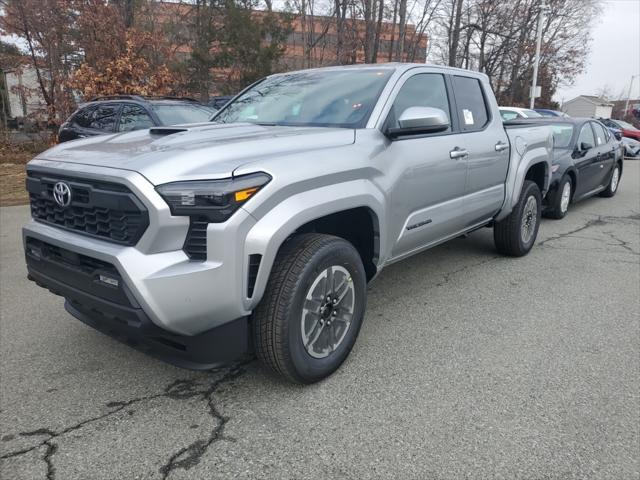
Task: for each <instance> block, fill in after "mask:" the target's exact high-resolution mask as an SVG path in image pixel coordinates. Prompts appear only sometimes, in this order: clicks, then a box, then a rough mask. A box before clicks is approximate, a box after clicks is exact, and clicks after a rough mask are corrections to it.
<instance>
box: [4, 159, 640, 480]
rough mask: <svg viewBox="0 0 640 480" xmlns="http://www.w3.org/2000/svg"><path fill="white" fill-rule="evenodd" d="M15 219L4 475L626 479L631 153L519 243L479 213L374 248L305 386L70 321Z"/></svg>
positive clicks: (631, 353)
mask: <svg viewBox="0 0 640 480" xmlns="http://www.w3.org/2000/svg"><path fill="white" fill-rule="evenodd" d="M27 218H28V209H27V208H26V207H6V208H2V209H1V212H0V228H1V231H0V236H1V252H0V254H1V256H0V275H1V276H0V301H1V323H0V346H1V377H0V382H1V385H0V387H1V390H0V395H1V397H0V400H1V405H0V408H1V412H0V426H1V427H0V430H1V432H2V433H1V434H0V435H1V439H0V448H1V452H0V455H1V458H2V466H1V470H0V477H2V478H4V479H11V480H19V479H29V480H33V479H58V480H61V479H63V480H70V479H110V480H111V479H187V478H189V479H201V478H203V479H204V478H206V479H228V478H243V479H254V478H265V479H318V478H336V479H347V478H353V479H368V478H375V479H378V478H379V479H387V478H388V479H403V480H404V479H487V478H500V479H527V480H534V479H535V480H542V479H546V480H551V479H563V480H566V479H592V478H594V479H595V478H598V479H633V478H640V473H639V472H640V463H639V454H638V452H640V443H639V442H640V440H639V438H640V375H639V372H640V304H639V302H640V300H639V296H640V162H631V161H629V162H626V164H625V172H624V175H623V178H622V183H621V186H620V190H619V192H618V194H617V195H616V196H615V197H614V198H612V199H604V198H599V197H596V198H593V199H590V200H587V201H585V202H583V203H580V204H578V205H575V206H573V208H572V209H571V210H570V211H569V214H568V216H567V218H565V219H564V220H562V221H553V220H545V221H544V222H543V224H542V226H541V229H540V234H539V237H538V243H537V245H536V246H535V247H534V249H533V251H532V252H531V253H530V254H529V255H528V256H527V257H524V258H521V259H512V258H503V257H500V256H498V255H497V254H496V253H495V252H494V249H493V243H492V236H491V231H490V230H488V229H485V230H482V231H479V232H476V233H474V234H473V235H471V236H470V237H468V238H466V239H458V240H455V241H453V242H450V243H449V244H446V245H443V246H441V247H438V248H436V249H434V250H431V251H429V252H426V253H423V254H421V255H418V256H417V257H414V258H412V259H409V260H406V261H404V262H401V263H399V264H396V265H394V266H391V267H389V268H388V269H387V270H385V271H384V273H383V274H382V275H381V276H380V277H379V279H378V280H377V281H376V282H374V284H372V285H371V287H370V292H369V303H368V309H367V315H366V319H365V324H364V326H363V329H362V332H361V334H360V337H359V339H358V342H357V344H356V347H355V349H354V351H353V352H352V355H351V356H350V358H349V359H348V360H347V362H346V363H345V364H344V365H343V367H342V368H341V369H340V370H339V371H338V372H337V373H336V374H335V375H333V376H332V377H330V378H329V379H327V380H326V381H323V382H321V383H319V384H316V385H312V386H308V387H300V386H292V385H289V384H286V383H284V382H282V381H281V380H279V379H277V378H274V377H272V376H270V375H269V374H267V373H266V372H265V371H264V370H263V369H261V367H260V365H259V364H257V363H256V362H255V361H248V362H245V363H242V364H239V365H234V366H231V367H229V368H227V369H223V370H219V371H213V372H190V371H186V370H181V369H178V368H175V367H172V366H169V365H166V364H164V363H162V362H160V361H158V360H154V359H152V358H149V357H147V356H145V355H143V354H141V353H138V352H137V351H135V350H132V349H130V348H128V347H127V346H125V345H122V344H120V343H118V342H116V341H114V340H112V339H110V338H108V337H105V336H104V335H102V334H100V333H98V332H96V331H94V330H92V329H90V328H88V327H86V326H84V325H83V324H81V323H80V322H79V321H77V320H75V319H73V318H72V317H71V316H70V315H68V314H67V313H66V312H65V311H64V309H63V306H62V305H63V300H62V299H61V298H59V297H55V296H53V295H51V294H49V293H48V292H46V291H44V290H42V289H40V288H38V287H36V286H35V285H34V284H32V283H31V282H29V281H27V279H26V272H25V268H24V264H23V256H22V249H21V243H20V226H21V224H22V223H24V222H25V221H26V220H27Z"/></svg>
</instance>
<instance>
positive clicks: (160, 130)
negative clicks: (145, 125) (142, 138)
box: [149, 127, 189, 137]
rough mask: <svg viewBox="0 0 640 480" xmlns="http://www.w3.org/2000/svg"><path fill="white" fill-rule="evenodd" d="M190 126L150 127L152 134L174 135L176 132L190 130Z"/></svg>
mask: <svg viewBox="0 0 640 480" xmlns="http://www.w3.org/2000/svg"><path fill="white" fill-rule="evenodd" d="M188 131H189V129H188V128H184V127H155V128H150V129H149V134H150V135H159V136H162V137H166V136H167V135H173V134H174V133H180V132H188Z"/></svg>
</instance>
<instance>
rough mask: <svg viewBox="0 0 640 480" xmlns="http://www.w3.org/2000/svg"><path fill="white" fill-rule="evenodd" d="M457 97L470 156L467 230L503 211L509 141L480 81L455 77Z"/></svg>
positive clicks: (463, 144) (463, 138) (463, 139)
mask: <svg viewBox="0 0 640 480" xmlns="http://www.w3.org/2000/svg"><path fill="white" fill-rule="evenodd" d="M452 80H453V93H454V97H455V105H456V111H457V118H458V122H459V124H460V125H459V129H460V135H459V140H458V143H459V144H460V145H461V148H463V149H464V150H465V151H466V152H467V156H466V162H467V176H466V181H465V201H466V202H467V208H465V210H464V215H465V218H464V220H465V226H468V227H471V226H474V225H476V224H478V223H480V222H483V221H485V220H487V219H490V218H491V217H493V216H494V215H495V213H496V212H497V211H498V210H500V208H501V206H502V203H503V202H504V196H505V180H506V178H507V171H508V169H509V140H508V137H507V134H506V132H505V130H504V126H503V124H502V121H501V119H500V118H492V116H491V109H490V108H489V101H488V96H487V92H486V91H485V88H486V87H485V86H484V85H483V83H482V82H481V80H480V79H478V78H475V77H470V76H461V75H454V76H453V77H452Z"/></svg>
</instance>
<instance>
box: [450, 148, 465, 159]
mask: <svg viewBox="0 0 640 480" xmlns="http://www.w3.org/2000/svg"><path fill="white" fill-rule="evenodd" d="M467 155H469V152H467V151H466V150H465V149H464V148H460V147H456V148H454V149H453V150H451V151H450V152H449V156H450V157H451V158H453V159H456V158H463V157H466V156H467Z"/></svg>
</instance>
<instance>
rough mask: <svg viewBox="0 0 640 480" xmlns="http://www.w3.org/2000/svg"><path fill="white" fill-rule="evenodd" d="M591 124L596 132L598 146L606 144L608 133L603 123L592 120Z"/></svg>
mask: <svg viewBox="0 0 640 480" xmlns="http://www.w3.org/2000/svg"><path fill="white" fill-rule="evenodd" d="M591 125H592V126H593V130H594V131H595V134H596V146H599V145H604V144H605V143H607V133H606V132H605V130H604V128H603V127H602V125H600V124H599V123H595V122H592V123H591Z"/></svg>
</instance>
